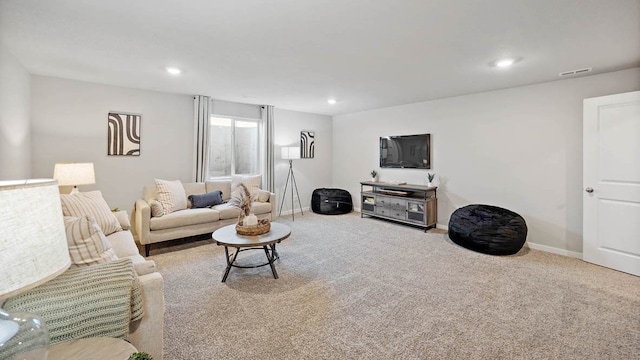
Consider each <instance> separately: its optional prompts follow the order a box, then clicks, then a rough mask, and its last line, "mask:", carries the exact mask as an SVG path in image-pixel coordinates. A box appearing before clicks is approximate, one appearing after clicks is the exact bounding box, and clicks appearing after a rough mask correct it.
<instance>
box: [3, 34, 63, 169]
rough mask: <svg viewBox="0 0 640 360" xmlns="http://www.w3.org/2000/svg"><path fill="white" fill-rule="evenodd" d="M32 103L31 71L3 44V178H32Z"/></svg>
mask: <svg viewBox="0 0 640 360" xmlns="http://www.w3.org/2000/svg"><path fill="white" fill-rule="evenodd" d="M30 106H31V78H30V75H29V72H28V71H27V70H26V69H25V68H24V66H22V64H20V62H18V60H17V59H16V58H15V57H14V56H13V55H12V54H10V53H9V52H8V51H7V50H6V49H5V48H4V47H3V46H2V45H0V180H11V179H27V178H31V177H32V176H31V123H30V119H29V114H30ZM48 177H51V175H49V176H48Z"/></svg>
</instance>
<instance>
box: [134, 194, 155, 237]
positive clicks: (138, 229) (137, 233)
mask: <svg viewBox="0 0 640 360" xmlns="http://www.w3.org/2000/svg"><path fill="white" fill-rule="evenodd" d="M133 214H134V216H133V235H134V238H135V239H136V241H137V242H138V243H139V244H140V245H145V244H149V243H150V242H149V231H150V225H149V223H150V221H151V207H150V206H149V204H148V203H147V202H146V201H144V200H143V199H138V200H136V203H135V205H134V207H133Z"/></svg>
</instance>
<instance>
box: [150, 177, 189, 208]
mask: <svg viewBox="0 0 640 360" xmlns="http://www.w3.org/2000/svg"><path fill="white" fill-rule="evenodd" d="M154 181H155V183H156V189H157V192H158V201H159V202H160V204H162V209H163V214H164V215H167V214H171V213H172V212H174V211H178V210H184V209H186V208H187V193H186V192H185V191H184V187H183V186H182V182H180V180H175V181H168V180H159V179H155V180H154Z"/></svg>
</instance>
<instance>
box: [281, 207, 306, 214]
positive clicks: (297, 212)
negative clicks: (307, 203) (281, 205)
mask: <svg viewBox="0 0 640 360" xmlns="http://www.w3.org/2000/svg"><path fill="white" fill-rule="evenodd" d="M294 210H295V214H296V215H297V214H300V208H295V209H294ZM302 212H303V213H305V212H311V208H310V207H305V208H302ZM291 213H292V211H291V210H284V209H283V210H282V214H278V212H276V216H278V215H279V216H285V215H291Z"/></svg>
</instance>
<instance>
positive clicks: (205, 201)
mask: <svg viewBox="0 0 640 360" xmlns="http://www.w3.org/2000/svg"><path fill="white" fill-rule="evenodd" d="M189 201H191V208H193V209H197V208H204V207H211V206H214V205H220V204H222V203H223V202H224V201H222V191H220V190H216V191H212V192H209V193H206V194H202V195H189Z"/></svg>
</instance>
